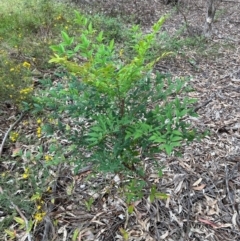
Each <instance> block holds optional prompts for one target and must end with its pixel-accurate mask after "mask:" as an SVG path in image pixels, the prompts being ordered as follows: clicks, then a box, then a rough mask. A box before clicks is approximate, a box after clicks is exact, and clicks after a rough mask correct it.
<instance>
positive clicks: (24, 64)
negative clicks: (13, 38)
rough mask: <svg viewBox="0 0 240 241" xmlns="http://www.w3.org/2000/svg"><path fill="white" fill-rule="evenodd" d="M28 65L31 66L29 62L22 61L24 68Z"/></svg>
mask: <svg viewBox="0 0 240 241" xmlns="http://www.w3.org/2000/svg"><path fill="white" fill-rule="evenodd" d="M30 66H31V64H29V63H28V62H26V61H25V62H24V63H23V67H25V68H28V69H29V68H30Z"/></svg>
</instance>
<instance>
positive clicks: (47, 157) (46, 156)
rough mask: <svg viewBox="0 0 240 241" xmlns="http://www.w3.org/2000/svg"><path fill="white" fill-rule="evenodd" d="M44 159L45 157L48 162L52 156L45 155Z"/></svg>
mask: <svg viewBox="0 0 240 241" xmlns="http://www.w3.org/2000/svg"><path fill="white" fill-rule="evenodd" d="M44 159H45V161H47V162H48V161H51V160H52V159H53V157H52V156H50V155H45V157H44Z"/></svg>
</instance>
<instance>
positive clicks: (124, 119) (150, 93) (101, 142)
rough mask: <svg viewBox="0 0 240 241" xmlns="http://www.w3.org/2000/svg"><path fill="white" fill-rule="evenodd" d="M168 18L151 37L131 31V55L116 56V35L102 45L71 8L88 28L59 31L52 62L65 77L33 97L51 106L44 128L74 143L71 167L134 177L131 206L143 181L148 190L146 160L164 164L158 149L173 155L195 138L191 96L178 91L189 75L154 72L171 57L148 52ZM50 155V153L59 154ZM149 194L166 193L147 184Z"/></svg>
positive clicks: (41, 106)
mask: <svg viewBox="0 0 240 241" xmlns="http://www.w3.org/2000/svg"><path fill="white" fill-rule="evenodd" d="M165 19H166V17H162V18H161V19H160V20H159V21H158V22H157V23H156V24H154V25H153V27H152V32H151V33H149V34H146V35H144V34H143V33H141V32H138V31H135V35H134V36H133V41H132V43H133V45H132V50H133V53H134V56H133V57H132V58H130V59H129V58H127V56H123V54H122V53H121V51H120V52H119V53H117V51H116V49H115V46H114V41H113V40H112V41H110V42H109V43H103V39H104V36H103V32H100V33H96V32H95V30H94V29H93V27H92V24H91V22H90V21H88V19H87V18H85V17H84V16H82V15H80V14H79V13H76V22H77V23H78V24H79V25H80V26H81V27H82V26H84V27H85V28H84V29H83V31H82V34H81V35H80V36H75V37H74V38H73V37H70V36H69V35H68V34H67V33H66V32H64V31H62V42H61V43H60V44H59V45H53V46H51V49H52V50H53V51H54V56H53V57H52V58H51V60H50V62H52V63H57V64H60V65H62V66H63V67H65V68H66V69H67V70H68V71H69V72H70V74H66V73H65V74H64V73H63V74H60V75H58V78H59V81H58V83H57V84H54V83H52V82H51V81H50V80H44V81H42V84H43V85H44V86H45V88H47V91H46V94H45V95H42V96H40V97H39V98H37V99H36V104H35V111H36V112H38V111H42V110H44V111H46V110H50V111H51V112H50V113H52V114H51V116H50V118H51V119H54V120H55V121H54V122H53V121H50V120H49V124H48V125H47V126H46V127H45V130H46V131H47V133H48V134H50V135H51V134H53V133H54V131H58V133H60V134H61V136H62V137H63V138H66V139H67V140H68V141H69V142H70V143H71V145H72V146H73V147H74V152H73V159H72V160H73V161H74V163H75V165H76V170H78V169H79V168H81V167H82V166H84V165H86V164H88V163H92V164H94V166H95V168H96V170H97V171H105V172H114V173H121V174H122V175H129V174H130V175H131V178H129V180H130V181H129V182H126V183H125V195H126V198H127V202H128V203H130V202H131V201H133V200H134V199H136V198H141V197H142V195H143V192H142V188H143V187H144V186H145V187H147V188H150V185H151V184H149V183H148V181H147V176H148V172H147V171H146V170H145V168H144V159H145V158H146V157H148V158H150V159H151V160H152V162H153V165H156V166H157V167H158V168H160V169H161V166H160V163H158V162H157V161H155V158H154V156H155V154H156V153H159V152H162V151H165V152H166V153H167V154H169V155H170V154H171V153H173V151H174V149H178V150H179V148H181V146H182V145H183V144H184V143H188V142H191V141H192V140H193V139H194V138H195V137H197V136H198V134H197V132H196V131H195V130H194V129H193V128H192V127H191V126H190V124H189V123H187V122H186V121H184V119H185V118H186V116H188V115H195V114H194V113H193V110H192V108H191V105H192V103H194V102H195V101H196V100H194V99H190V98H188V97H187V96H184V95H183V94H184V92H185V93H186V92H188V91H190V89H189V88H188V87H187V86H186V80H185V79H181V78H180V79H171V77H170V76H167V75H163V74H159V73H158V74H157V75H155V74H153V73H152V68H153V66H154V64H155V62H156V61H158V60H159V59H160V58H162V57H164V56H166V55H168V54H169V53H162V54H161V56H158V57H156V56H152V58H150V55H149V51H150V50H151V47H152V45H153V44H154V42H155V41H156V36H157V34H158V31H159V30H160V28H161V26H162V24H163V23H164V21H165ZM135 29H137V28H135ZM137 30H138V29H137ZM139 31H140V30H139ZM79 56H81V57H79ZM77 59H80V61H78V62H77ZM79 78H80V79H79ZM53 152H54V156H55V154H56V153H57V152H58V151H57V150H56V149H53ZM61 152H63V150H62V149H61ZM61 152H60V153H61ZM60 159H61V158H60ZM60 159H59V158H57V160H58V162H59V160H60ZM62 160H63V159H62ZM63 161H65V159H64V160H63ZM49 163H51V162H49ZM52 163H54V164H57V162H56V160H53V161H52ZM159 173H160V174H161V171H160V172H159ZM137 190H138V191H137ZM154 198H166V196H164V195H163V194H161V193H159V192H157V191H156V190H155V189H154V188H152V189H151V200H152V199H154Z"/></svg>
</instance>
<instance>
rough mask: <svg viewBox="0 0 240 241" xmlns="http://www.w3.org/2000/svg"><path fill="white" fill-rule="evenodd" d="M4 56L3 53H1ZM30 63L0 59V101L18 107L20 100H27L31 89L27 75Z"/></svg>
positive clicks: (30, 82)
mask: <svg viewBox="0 0 240 241" xmlns="http://www.w3.org/2000/svg"><path fill="white" fill-rule="evenodd" d="M3 56H4V55H3ZM30 67H31V65H30V64H29V63H28V62H26V61H24V62H23V63H19V62H17V61H13V60H11V59H8V58H2V59H1V61H0V102H6V103H9V104H12V105H14V106H16V107H19V106H20V104H21V102H22V101H28V100H29V99H30V97H31V94H32V91H33V85H32V84H33V83H32V80H31V78H30V77H29V73H30Z"/></svg>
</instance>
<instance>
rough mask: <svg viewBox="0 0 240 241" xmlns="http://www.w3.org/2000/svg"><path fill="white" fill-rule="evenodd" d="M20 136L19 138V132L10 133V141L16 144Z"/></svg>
mask: <svg viewBox="0 0 240 241" xmlns="http://www.w3.org/2000/svg"><path fill="white" fill-rule="evenodd" d="M18 136H19V134H18V133H17V132H15V131H13V132H11V133H10V140H11V141H12V142H15V141H16V140H17V138H18Z"/></svg>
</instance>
